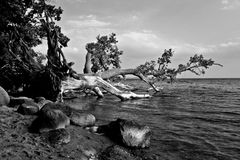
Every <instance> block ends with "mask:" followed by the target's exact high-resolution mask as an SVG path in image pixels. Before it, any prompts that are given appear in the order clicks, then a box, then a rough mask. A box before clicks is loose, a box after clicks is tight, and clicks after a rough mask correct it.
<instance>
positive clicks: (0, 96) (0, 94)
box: [0, 86, 10, 106]
mask: <svg viewBox="0 0 240 160" xmlns="http://www.w3.org/2000/svg"><path fill="white" fill-rule="evenodd" d="M9 102H10V97H9V95H8V93H7V92H6V91H5V90H4V89H3V88H2V87H1V86H0V106H7V105H8V104H9Z"/></svg>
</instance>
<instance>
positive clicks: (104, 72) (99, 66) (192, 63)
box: [62, 33, 222, 100]
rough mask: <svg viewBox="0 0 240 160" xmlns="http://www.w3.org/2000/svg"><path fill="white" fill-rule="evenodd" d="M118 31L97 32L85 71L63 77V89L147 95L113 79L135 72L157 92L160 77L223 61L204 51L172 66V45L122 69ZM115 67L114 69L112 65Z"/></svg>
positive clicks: (202, 70) (197, 70)
mask: <svg viewBox="0 0 240 160" xmlns="http://www.w3.org/2000/svg"><path fill="white" fill-rule="evenodd" d="M115 36H116V35H115V34H114V33H113V34H111V35H110V36H109V37H108V36H102V37H101V36H98V37H97V42H96V43H89V44H87V45H86V49H87V54H86V61H85V65H84V74H72V77H73V78H71V77H68V78H67V80H65V81H63V84H62V85H63V87H62V92H63V91H64V90H67V89H76V88H81V89H84V88H88V89H93V91H94V92H95V93H96V94H97V95H98V96H99V97H103V94H102V92H101V90H100V89H99V88H102V89H104V90H106V91H107V92H109V93H111V94H113V95H115V96H117V97H119V98H120V99H121V100H127V99H134V98H146V97H150V95H149V94H135V93H133V92H130V91H129V92H126V91H121V90H119V89H117V88H116V87H114V86H113V85H112V84H110V83H111V79H112V78H114V77H117V76H119V75H121V76H123V77H125V76H126V75H133V76H136V77H138V78H139V79H141V80H143V81H144V82H146V83H147V84H149V85H150V86H151V87H152V88H153V89H154V90H155V91H156V92H158V91H159V89H158V87H156V86H155V85H154V84H155V83H156V82H158V81H162V80H166V79H169V80H170V81H171V82H172V81H174V80H175V79H176V77H177V75H178V74H181V73H183V72H186V71H190V72H192V73H194V74H196V75H201V74H204V73H205V70H206V69H208V68H209V67H210V66H213V65H218V66H222V65H221V64H218V63H215V62H214V61H213V60H212V59H205V58H204V57H203V56H202V55H194V56H193V57H190V59H189V61H188V62H187V63H186V64H180V65H178V67H177V68H170V67H169V64H170V63H171V57H172V56H173V51H172V49H169V50H165V51H164V53H163V54H162V55H161V57H159V58H158V60H157V61H151V62H146V63H145V64H143V65H140V66H138V67H136V68H134V69H121V67H120V63H121V61H120V58H119V56H120V55H121V54H122V53H123V52H122V51H119V50H118V48H117V46H116V43H117V40H116V37H115ZM110 67H112V68H111V69H109V68H110ZM109 80H110V81H109Z"/></svg>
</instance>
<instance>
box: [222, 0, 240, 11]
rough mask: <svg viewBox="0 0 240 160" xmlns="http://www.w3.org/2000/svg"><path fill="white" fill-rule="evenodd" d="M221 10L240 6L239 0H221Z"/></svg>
mask: <svg viewBox="0 0 240 160" xmlns="http://www.w3.org/2000/svg"><path fill="white" fill-rule="evenodd" d="M221 3H222V6H223V7H222V8H221V9H222V10H233V9H237V8H240V0H222V2H221Z"/></svg>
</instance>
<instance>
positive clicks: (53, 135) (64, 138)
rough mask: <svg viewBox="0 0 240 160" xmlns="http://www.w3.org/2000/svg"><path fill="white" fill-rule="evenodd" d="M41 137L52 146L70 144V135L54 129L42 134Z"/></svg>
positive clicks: (65, 131)
mask: <svg viewBox="0 0 240 160" xmlns="http://www.w3.org/2000/svg"><path fill="white" fill-rule="evenodd" d="M43 137H44V138H45V139H46V140H47V141H48V142H49V143H50V144H53V145H56V144H59V145H61V144H67V143H69V142H70V139H71V136H70V133H69V132H68V131H67V130H66V129H64V128H61V129H55V130H51V131H49V132H45V133H44V134H43Z"/></svg>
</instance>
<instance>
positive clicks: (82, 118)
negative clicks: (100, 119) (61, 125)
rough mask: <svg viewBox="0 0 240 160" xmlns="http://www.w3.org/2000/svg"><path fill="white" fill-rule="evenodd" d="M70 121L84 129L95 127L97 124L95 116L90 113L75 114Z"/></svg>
mask: <svg viewBox="0 0 240 160" xmlns="http://www.w3.org/2000/svg"><path fill="white" fill-rule="evenodd" d="M70 120H71V123H72V124H74V125H77V126H82V127H88V126H93V125H94V124H95V122H96V118H95V116H94V115H92V114H88V113H73V114H72V115H71V116H70Z"/></svg>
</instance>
